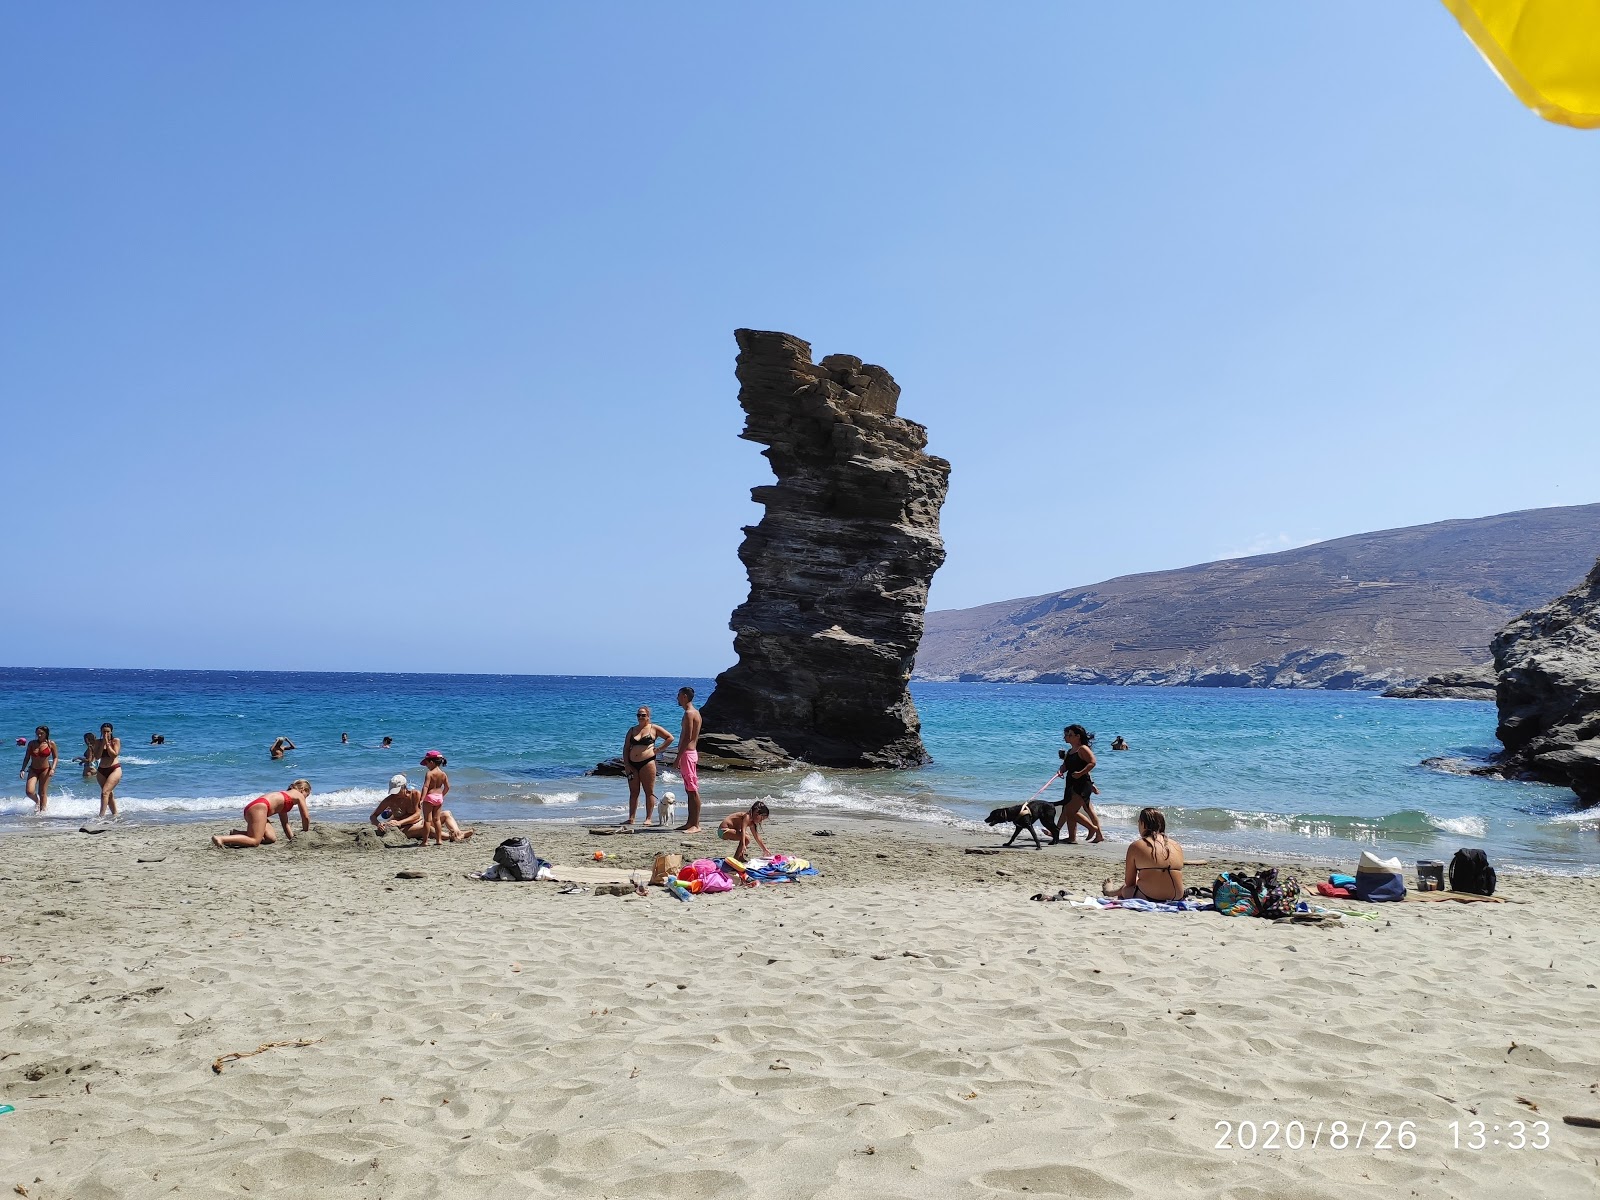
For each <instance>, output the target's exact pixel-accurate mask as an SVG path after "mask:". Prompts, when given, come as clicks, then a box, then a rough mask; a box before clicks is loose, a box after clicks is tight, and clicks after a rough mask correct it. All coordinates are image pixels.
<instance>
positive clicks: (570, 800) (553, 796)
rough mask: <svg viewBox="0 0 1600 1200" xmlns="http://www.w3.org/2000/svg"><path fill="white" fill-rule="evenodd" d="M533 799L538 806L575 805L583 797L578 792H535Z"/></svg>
mask: <svg viewBox="0 0 1600 1200" xmlns="http://www.w3.org/2000/svg"><path fill="white" fill-rule="evenodd" d="M533 798H534V799H535V800H537V801H538V802H539V803H540V804H576V803H577V802H578V801H579V800H581V799H583V796H582V794H581V793H578V792H535V793H533Z"/></svg>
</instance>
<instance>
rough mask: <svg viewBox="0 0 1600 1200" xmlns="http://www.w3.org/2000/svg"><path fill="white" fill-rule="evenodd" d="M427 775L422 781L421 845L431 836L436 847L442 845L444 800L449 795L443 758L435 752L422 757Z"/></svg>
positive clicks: (430, 751) (448, 781)
mask: <svg viewBox="0 0 1600 1200" xmlns="http://www.w3.org/2000/svg"><path fill="white" fill-rule="evenodd" d="M422 765H423V766H425V767H427V768H428V773H427V775H426V776H424V777H423V780H422V844H423V845H424V846H426V845H427V844H428V835H429V834H430V833H431V834H432V835H433V842H434V845H436V846H442V845H444V798H445V797H446V796H448V795H449V794H450V776H448V775H446V774H445V773H444V765H445V757H444V755H442V754H440V753H439V752H438V751H437V750H429V751H428V752H427V753H426V754H424V755H423V756H422Z"/></svg>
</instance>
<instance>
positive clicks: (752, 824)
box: [717, 800, 772, 862]
mask: <svg viewBox="0 0 1600 1200" xmlns="http://www.w3.org/2000/svg"><path fill="white" fill-rule="evenodd" d="M771 815H772V810H771V809H769V808H768V807H767V804H766V801H764V800H757V801H756V802H755V803H754V804H752V805H751V806H750V811H749V812H742V813H729V814H728V815H727V816H725V817H723V818H722V824H721V825H720V826H718V827H717V836H718V837H720V838H721V839H722V840H723V841H725V842H738V843H739V848H738V849H737V850H735V851H734V852H733V857H734V858H737V859H739V860H740V861H741V862H742V861H743V860H744V852H745V849H746V848H747V847H748V846H749V845H750V839H751V838H755V840H756V845H758V846H760V847H761V853H763V854H767V855H770V854H771V853H772V851H771V850H768V849H767V844H766V843H765V842H763V841H762V840H761V831H760V830H759V829H757V828H756V827H757V826H758V825H760V824H761V822H763V821H765V820H766V819H767V818H768V817H770V816H771Z"/></svg>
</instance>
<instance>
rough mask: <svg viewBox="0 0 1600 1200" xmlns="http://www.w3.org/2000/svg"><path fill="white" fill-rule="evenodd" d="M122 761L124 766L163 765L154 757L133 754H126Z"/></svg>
mask: <svg viewBox="0 0 1600 1200" xmlns="http://www.w3.org/2000/svg"><path fill="white" fill-rule="evenodd" d="M122 763H123V765H124V766H132V767H159V766H160V765H161V764H160V763H159V762H158V761H157V760H155V759H153V758H135V757H134V756H133V755H131V754H124V755H123V756H122Z"/></svg>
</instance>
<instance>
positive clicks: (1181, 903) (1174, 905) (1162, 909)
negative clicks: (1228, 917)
mask: <svg viewBox="0 0 1600 1200" xmlns="http://www.w3.org/2000/svg"><path fill="white" fill-rule="evenodd" d="M1068 903H1070V904H1071V905H1072V907H1073V908H1101V909H1111V908H1126V909H1130V910H1132V911H1133V912H1159V913H1184V912H1205V911H1206V910H1208V909H1210V908H1211V907H1212V905H1211V903H1210V902H1209V901H1203V900H1119V899H1117V898H1115V897H1113V896H1086V897H1084V898H1083V899H1082V900H1071V901H1068Z"/></svg>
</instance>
